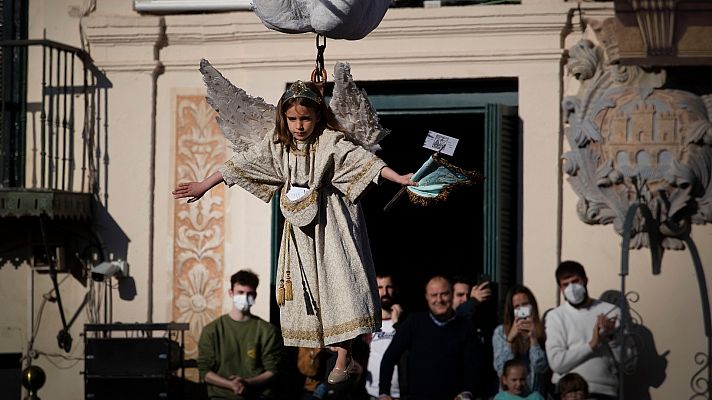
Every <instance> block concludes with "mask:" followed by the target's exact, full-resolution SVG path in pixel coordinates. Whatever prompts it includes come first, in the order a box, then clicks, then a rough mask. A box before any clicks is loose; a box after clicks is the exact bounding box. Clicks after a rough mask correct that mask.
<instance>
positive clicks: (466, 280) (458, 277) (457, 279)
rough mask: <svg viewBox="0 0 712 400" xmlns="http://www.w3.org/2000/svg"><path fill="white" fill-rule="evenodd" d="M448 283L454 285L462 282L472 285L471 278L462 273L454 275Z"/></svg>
mask: <svg viewBox="0 0 712 400" xmlns="http://www.w3.org/2000/svg"><path fill="white" fill-rule="evenodd" d="M450 283H451V284H452V285H453V286H455V284H456V283H464V284H465V285H467V286H469V287H472V279H470V278H468V277H466V276H464V275H455V276H453V277H452V279H450Z"/></svg>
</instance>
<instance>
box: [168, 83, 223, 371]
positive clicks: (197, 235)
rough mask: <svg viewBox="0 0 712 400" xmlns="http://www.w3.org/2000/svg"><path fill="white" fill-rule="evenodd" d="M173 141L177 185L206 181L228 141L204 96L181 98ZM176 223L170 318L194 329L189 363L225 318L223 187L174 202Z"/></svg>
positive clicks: (188, 349) (188, 342)
mask: <svg viewBox="0 0 712 400" xmlns="http://www.w3.org/2000/svg"><path fill="white" fill-rule="evenodd" d="M175 137H176V147H175V152H176V153H175V159H176V163H175V176H176V182H175V184H176V185H177V184H178V183H181V182H188V181H201V180H203V179H204V178H205V177H207V176H208V175H209V174H211V173H213V172H214V171H216V170H217V168H218V167H219V166H220V165H221V164H222V163H223V162H224V160H225V140H224V136H223V134H222V133H221V132H220V129H219V128H218V126H217V123H216V122H215V112H214V111H213V109H212V108H211V107H210V106H209V105H208V104H207V102H206V101H205V96H198V95H195V96H192V95H191V96H183V95H179V96H177V98H176V132H175ZM173 218H174V226H175V229H174V237H173V306H172V315H173V320H174V321H177V322H187V323H189V324H190V329H189V330H188V331H187V332H186V335H185V358H186V359H190V358H196V357H197V355H198V349H197V343H198V339H199V338H200V332H201V331H202V329H203V327H204V326H205V325H206V324H207V323H209V322H211V321H212V320H214V319H215V318H217V317H218V316H219V315H220V314H222V306H221V305H222V299H223V296H224V292H223V271H224V259H223V254H224V235H223V233H224V224H225V189H224V186H222V185H220V186H217V187H215V188H213V189H212V190H210V191H209V192H208V193H206V194H205V195H204V196H203V197H202V198H201V200H200V201H198V202H195V203H186V202H185V201H179V202H176V204H175V211H174V217H173ZM189 377H190V376H189ZM192 378H195V376H193V377H192Z"/></svg>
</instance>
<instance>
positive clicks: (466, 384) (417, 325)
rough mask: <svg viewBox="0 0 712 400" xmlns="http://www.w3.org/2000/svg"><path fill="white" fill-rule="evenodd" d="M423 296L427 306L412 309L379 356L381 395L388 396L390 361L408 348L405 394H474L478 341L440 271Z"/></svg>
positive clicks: (418, 397)
mask: <svg viewBox="0 0 712 400" xmlns="http://www.w3.org/2000/svg"><path fill="white" fill-rule="evenodd" d="M425 298H426V300H427V302H428V308H429V311H423V312H418V313H413V314H412V315H411V316H409V317H408V318H406V320H405V321H403V322H401V323H400V325H399V327H398V328H397V329H396V334H395V336H394V337H393V341H392V342H391V344H390V346H389V347H388V350H386V353H385V354H384V355H383V360H382V361H381V371H380V379H379V388H380V390H379V391H380V396H379V399H381V400H390V399H391V398H392V397H391V393H390V389H391V388H390V385H391V377H392V375H393V369H394V366H395V365H396V364H397V363H398V360H399V359H400V357H401V355H402V354H403V353H404V352H406V351H408V352H409V357H408V363H407V369H408V371H407V374H408V377H409V378H408V380H409V385H408V386H409V387H408V393H407V397H408V399H410V400H440V399H443V400H446V399H447V400H452V399H453V398H459V399H463V400H468V399H473V398H475V395H476V394H477V392H476V391H477V388H476V383H477V376H478V375H479V369H480V367H481V366H480V365H479V362H478V360H479V359H480V354H479V353H480V351H481V350H480V344H479V341H478V340H477V338H476V335H475V332H474V328H473V326H472V324H471V323H470V321H468V320H467V319H466V318H464V317H462V316H458V315H457V314H456V313H455V310H453V308H452V286H451V285H450V282H449V281H448V280H447V279H446V278H444V277H442V276H435V277H433V278H432V279H430V280H429V281H428V284H427V285H426V288H425Z"/></svg>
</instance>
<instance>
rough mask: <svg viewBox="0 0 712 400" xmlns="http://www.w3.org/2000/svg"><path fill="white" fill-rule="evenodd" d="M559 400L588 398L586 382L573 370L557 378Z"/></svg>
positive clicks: (583, 399)
mask: <svg viewBox="0 0 712 400" xmlns="http://www.w3.org/2000/svg"><path fill="white" fill-rule="evenodd" d="M559 394H560V396H561V400H586V399H588V382H586V380H585V379H583V377H582V376H581V375H579V374H577V373H575V372H570V373H568V374H566V375H564V376H562V377H561V379H559Z"/></svg>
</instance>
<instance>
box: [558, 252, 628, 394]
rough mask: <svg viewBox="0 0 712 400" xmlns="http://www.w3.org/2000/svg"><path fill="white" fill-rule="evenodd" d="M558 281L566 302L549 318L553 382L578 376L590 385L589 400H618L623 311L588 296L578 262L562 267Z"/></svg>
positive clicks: (584, 273) (586, 282)
mask: <svg viewBox="0 0 712 400" xmlns="http://www.w3.org/2000/svg"><path fill="white" fill-rule="evenodd" d="M556 281H557V283H558V285H559V290H560V291H561V293H562V294H563V295H564V298H565V299H566V302H564V303H563V304H561V305H560V306H558V307H556V308H555V309H553V310H551V311H550V312H549V313H547V314H546V321H545V326H546V356H547V359H548V361H549V367H550V368H551V369H552V371H553V372H554V374H553V377H552V382H553V383H554V384H556V383H558V381H559V379H560V378H561V377H562V376H563V375H566V374H567V373H570V372H575V373H578V374H579V375H581V376H582V377H583V378H584V379H585V380H586V382H588V386H589V391H590V394H589V399H616V398H617V395H618V373H617V366H616V365H617V363H616V359H620V347H619V346H618V343H616V342H615V340H614V332H615V330H616V326H617V323H618V318H619V315H620V309H619V308H618V307H616V306H615V305H613V304H610V303H606V302H603V301H601V300H598V299H594V298H591V297H590V296H589V295H588V290H587V288H586V286H587V284H588V278H587V277H586V271H585V270H584V268H583V266H582V265H581V264H579V263H578V262H576V261H564V262H562V263H561V264H559V267H558V268H557V269H556Z"/></svg>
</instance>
